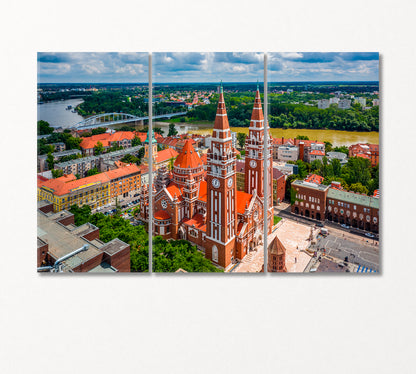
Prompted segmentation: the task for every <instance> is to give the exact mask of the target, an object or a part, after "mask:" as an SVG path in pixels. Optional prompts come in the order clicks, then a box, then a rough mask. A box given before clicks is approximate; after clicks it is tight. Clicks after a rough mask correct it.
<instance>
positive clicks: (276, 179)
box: [273, 167, 286, 205]
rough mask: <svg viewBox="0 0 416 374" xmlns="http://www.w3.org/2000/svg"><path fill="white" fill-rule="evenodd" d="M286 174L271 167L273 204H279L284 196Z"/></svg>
mask: <svg viewBox="0 0 416 374" xmlns="http://www.w3.org/2000/svg"><path fill="white" fill-rule="evenodd" d="M285 192H286V175H285V174H283V173H282V172H281V171H280V170H279V169H278V168H275V167H273V204H274V205H277V204H280V203H281V202H282V201H283V200H284V198H285Z"/></svg>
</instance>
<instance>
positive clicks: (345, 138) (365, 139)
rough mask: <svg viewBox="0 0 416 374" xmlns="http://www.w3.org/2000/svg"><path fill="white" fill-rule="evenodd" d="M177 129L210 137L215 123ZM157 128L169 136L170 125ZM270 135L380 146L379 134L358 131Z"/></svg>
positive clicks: (277, 132) (293, 131) (238, 129)
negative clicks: (301, 136) (302, 136)
mask: <svg viewBox="0 0 416 374" xmlns="http://www.w3.org/2000/svg"><path fill="white" fill-rule="evenodd" d="M175 125H176V126H175V127H176V129H177V130H178V133H179V134H185V133H187V132H188V133H190V134H200V135H210V134H212V128H213V126H214V124H213V123H207V122H204V123H175ZM155 126H156V127H161V128H162V129H163V132H164V135H165V136H166V135H167V134H168V130H169V124H168V123H166V122H156V123H155ZM231 131H234V132H243V133H245V134H248V128H247V127H231ZM270 133H271V135H272V136H273V137H274V138H281V137H282V136H283V137H285V138H295V137H296V136H298V135H305V136H307V137H308V138H309V140H317V141H321V142H324V141H327V142H330V143H332V145H333V146H341V145H346V146H349V145H351V144H356V143H370V144H379V133H378V132H375V131H373V132H357V131H340V130H310V129H288V130H283V129H270Z"/></svg>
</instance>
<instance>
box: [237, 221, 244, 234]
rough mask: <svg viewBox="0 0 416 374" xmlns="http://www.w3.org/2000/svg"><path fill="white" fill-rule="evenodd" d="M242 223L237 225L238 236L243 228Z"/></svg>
mask: <svg viewBox="0 0 416 374" xmlns="http://www.w3.org/2000/svg"><path fill="white" fill-rule="evenodd" d="M243 225H244V223H243V222H239V223H238V225H237V235H240V231H241V229H242V228H243Z"/></svg>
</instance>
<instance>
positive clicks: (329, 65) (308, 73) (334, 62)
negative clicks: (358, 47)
mask: <svg viewBox="0 0 416 374" xmlns="http://www.w3.org/2000/svg"><path fill="white" fill-rule="evenodd" d="M267 67H268V68H267V70H268V79H269V81H270V82H296V81H301V82H302V81H378V80H379V78H378V68H379V55H378V53H374V52H345V53H339V52H325V53H322V52H288V53H269V58H268V64H267Z"/></svg>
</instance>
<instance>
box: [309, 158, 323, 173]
mask: <svg viewBox="0 0 416 374" xmlns="http://www.w3.org/2000/svg"><path fill="white" fill-rule="evenodd" d="M321 169H322V161H321V160H313V161H312V162H311V171H313V172H315V171H318V172H319V171H320V170H321Z"/></svg>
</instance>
